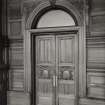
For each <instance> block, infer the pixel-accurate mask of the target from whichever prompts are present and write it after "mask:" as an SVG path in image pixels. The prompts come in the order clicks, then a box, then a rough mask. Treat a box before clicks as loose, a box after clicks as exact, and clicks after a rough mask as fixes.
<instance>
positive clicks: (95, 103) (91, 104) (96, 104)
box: [79, 98, 105, 105]
mask: <svg viewBox="0 0 105 105" xmlns="http://www.w3.org/2000/svg"><path fill="white" fill-rule="evenodd" d="M79 105H105V101H104V100H97V99H87V98H81V99H80V102H79Z"/></svg>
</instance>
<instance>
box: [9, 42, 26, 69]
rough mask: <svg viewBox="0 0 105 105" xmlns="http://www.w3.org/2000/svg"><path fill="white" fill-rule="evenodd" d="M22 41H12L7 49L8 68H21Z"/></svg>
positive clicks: (22, 57)
mask: <svg viewBox="0 0 105 105" xmlns="http://www.w3.org/2000/svg"><path fill="white" fill-rule="evenodd" d="M23 54H24V53H23V41H22V40H20V41H19V40H14V41H13V42H11V44H10V47H9V64H10V68H23V67H24V55H23Z"/></svg>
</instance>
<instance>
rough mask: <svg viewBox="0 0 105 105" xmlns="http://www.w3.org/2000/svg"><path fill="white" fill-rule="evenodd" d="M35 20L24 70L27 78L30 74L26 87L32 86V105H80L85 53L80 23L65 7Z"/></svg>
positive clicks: (30, 30) (28, 31)
mask: <svg viewBox="0 0 105 105" xmlns="http://www.w3.org/2000/svg"><path fill="white" fill-rule="evenodd" d="M36 17H37V18H36V19H35V20H34V19H33V22H32V24H31V29H28V30H27V34H26V36H25V46H26V47H25V49H26V50H25V51H26V56H25V57H26V58H25V61H26V63H25V65H26V66H25V67H26V72H27V73H26V74H27V76H28V75H29V74H30V73H31V78H28V79H29V80H28V79H27V80H28V81H30V82H31V83H29V82H28V84H27V85H28V86H29V84H30V85H31V87H30V86H29V87H30V88H28V89H29V91H31V93H32V104H33V105H77V104H78V97H79V76H80V75H79V74H80V73H79V72H80V69H83V68H84V67H83V66H82V67H81V66H80V67H79V65H81V64H82V63H83V62H84V61H83V59H80V60H79V58H80V56H81V52H82V51H83V49H82V46H83V45H82V46H81V44H82V43H83V39H82V37H83V35H82V32H81V28H80V27H79V22H78V20H76V17H75V15H73V14H72V13H71V12H68V11H66V9H65V7H64V8H63V7H62V8H61V7H60V8H54V9H53V8H49V9H46V10H45V11H44V12H42V14H41V15H37V16H36ZM27 47H28V48H27ZM83 48H84V47H83ZM81 50H82V51H81ZM81 57H82V58H84V52H82V56H81ZM27 60H29V61H27ZM82 65H83V64H82ZM29 69H30V70H31V72H30V71H29ZM28 73H29V74H28Z"/></svg>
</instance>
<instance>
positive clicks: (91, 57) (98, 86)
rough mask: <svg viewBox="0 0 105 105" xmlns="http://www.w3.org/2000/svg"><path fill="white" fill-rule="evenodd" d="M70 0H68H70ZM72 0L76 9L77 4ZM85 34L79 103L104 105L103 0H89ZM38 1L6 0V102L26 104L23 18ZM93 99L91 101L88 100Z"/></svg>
mask: <svg viewBox="0 0 105 105" xmlns="http://www.w3.org/2000/svg"><path fill="white" fill-rule="evenodd" d="M70 1H72V0H70ZM77 1H82V0H75V5H77V8H80V7H81V6H80V5H79V4H78V3H77ZM89 1H90V2H89V33H88V34H87V40H86V42H87V46H86V48H87V49H86V50H87V52H86V53H87V54H86V55H87V56H86V61H87V64H86V65H87V74H86V75H87V77H86V80H87V93H86V97H85V98H84V97H83V98H81V99H80V104H81V105H105V102H104V100H105V0H89ZM40 2H41V0H8V38H9V90H8V105H30V93H28V92H26V91H25V84H24V83H25V79H24V76H25V70H24V30H25V24H26V23H25V22H26V21H25V19H27V17H28V16H29V13H31V12H32V10H33V8H35V7H36V5H39V4H40ZM93 98H94V100H92V99H93Z"/></svg>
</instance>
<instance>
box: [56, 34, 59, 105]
mask: <svg viewBox="0 0 105 105" xmlns="http://www.w3.org/2000/svg"><path fill="white" fill-rule="evenodd" d="M58 41H59V40H58V38H57V36H55V48H56V54H55V55H56V75H55V77H56V81H55V82H56V105H59V96H58V91H59V90H58V89H59V85H58V81H59V80H58V78H59V77H58V76H59V73H58V72H59V55H58V54H59V53H58V52H59V47H58V46H59V45H58V44H59V43H58Z"/></svg>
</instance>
